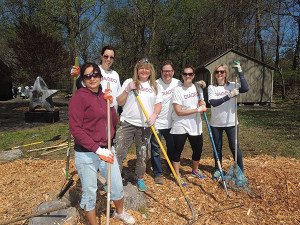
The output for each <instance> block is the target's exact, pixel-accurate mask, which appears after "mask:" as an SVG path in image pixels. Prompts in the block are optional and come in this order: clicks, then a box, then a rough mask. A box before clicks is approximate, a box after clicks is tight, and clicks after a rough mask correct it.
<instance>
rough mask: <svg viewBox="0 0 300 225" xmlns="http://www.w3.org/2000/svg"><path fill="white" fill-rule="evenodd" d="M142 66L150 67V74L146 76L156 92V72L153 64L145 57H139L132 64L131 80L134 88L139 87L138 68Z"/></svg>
mask: <svg viewBox="0 0 300 225" xmlns="http://www.w3.org/2000/svg"><path fill="white" fill-rule="evenodd" d="M142 66H145V67H149V68H150V76H149V78H148V81H149V82H150V86H151V87H152V88H153V89H154V90H155V93H156V94H157V84H156V72H155V69H154V66H153V64H152V63H151V62H150V61H149V59H147V58H143V59H141V60H140V61H138V62H137V63H136V64H135V66H134V73H133V78H132V80H133V81H134V83H135V87H136V89H137V90H139V88H140V80H139V68H140V67H142Z"/></svg>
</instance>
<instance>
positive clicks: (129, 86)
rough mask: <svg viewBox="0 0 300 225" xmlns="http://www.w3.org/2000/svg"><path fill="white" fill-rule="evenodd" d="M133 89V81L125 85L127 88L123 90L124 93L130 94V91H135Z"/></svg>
mask: <svg viewBox="0 0 300 225" xmlns="http://www.w3.org/2000/svg"><path fill="white" fill-rule="evenodd" d="M135 89H136V87H135V83H134V82H133V81H131V82H130V83H129V84H128V85H127V87H126V88H125V91H126V92H127V93H129V92H131V91H132V90H135Z"/></svg>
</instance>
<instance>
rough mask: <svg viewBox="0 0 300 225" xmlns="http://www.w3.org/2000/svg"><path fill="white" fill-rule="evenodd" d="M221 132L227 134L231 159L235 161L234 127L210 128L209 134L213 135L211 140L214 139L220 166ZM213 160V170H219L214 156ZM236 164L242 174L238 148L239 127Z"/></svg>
mask: <svg viewBox="0 0 300 225" xmlns="http://www.w3.org/2000/svg"><path fill="white" fill-rule="evenodd" d="M223 131H225V133H226V134H227V138H228V143H229V148H230V150H231V153H232V155H233V159H235V127H234V126H231V127H211V132H212V135H213V139H214V142H215V145H216V150H217V153H218V157H219V159H220V163H221V165H222V145H223ZM214 158H215V168H216V169H219V168H218V164H217V160H216V156H215V154H214ZM237 164H238V166H239V167H240V169H241V170H242V172H244V164H243V156H242V151H241V150H240V147H239V126H237Z"/></svg>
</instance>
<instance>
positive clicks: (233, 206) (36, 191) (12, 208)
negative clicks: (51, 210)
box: [0, 155, 300, 224]
mask: <svg viewBox="0 0 300 225" xmlns="http://www.w3.org/2000/svg"><path fill="white" fill-rule="evenodd" d="M127 158H128V159H127V160H128V161H130V163H128V164H129V165H132V164H134V162H135V156H134V155H128V157H127ZM128 164H127V161H126V164H125V167H124V170H126V169H127V170H132V171H133V169H134V168H131V167H130V168H128V167H127V165H128ZM190 164H191V161H190V160H189V159H183V160H182V167H181V172H182V176H183V177H184V178H185V179H186V180H187V183H188V187H187V188H185V190H186V194H187V196H188V198H189V199H190V202H191V205H192V206H193V208H194V210H195V211H196V212H197V216H195V217H192V214H191V211H190V209H189V207H188V204H187V203H186V201H185V198H184V196H183V194H182V192H181V191H180V189H179V187H178V186H177V185H175V184H174V181H173V176H172V175H169V174H167V173H166V174H164V184H163V185H156V184H155V183H154V180H153V176H152V173H151V170H150V168H149V169H148V170H147V174H146V175H145V183H146V185H147V188H148V190H147V192H146V194H145V197H146V199H147V207H146V209H141V210H140V211H132V210H129V212H130V213H131V214H132V215H133V216H134V217H135V218H136V220H137V224H300V179H299V174H300V160H299V159H290V158H284V157H276V158H274V157H271V156H266V155H260V156H258V157H255V158H244V164H245V176H246V177H247V179H248V181H249V183H250V185H251V187H252V188H253V190H254V191H255V193H256V194H257V195H258V196H260V197H261V198H259V197H253V196H249V195H247V194H245V193H236V192H233V191H231V190H229V194H230V197H231V198H229V199H227V196H226V192H225V190H224V188H223V187H222V183H218V182H214V181H213V180H212V179H211V176H212V175H211V174H212V173H213V165H214V161H213V159H211V158H205V159H201V167H200V169H201V170H203V171H204V174H205V175H206V176H207V179H206V180H205V181H204V180H198V179H196V178H194V177H192V176H191V175H190V170H191V167H190V166H191V165H190ZM232 164H233V162H232V160H231V159H229V158H228V159H226V158H225V159H223V167H224V170H225V171H228V169H229V168H230V167H231V166H232ZM163 165H164V169H165V171H167V170H166V162H165V160H163ZM64 168H65V161H63V160H42V159H22V160H17V161H14V162H10V163H6V164H2V165H0V202H1V204H0V223H1V222H4V221H9V220H12V219H15V218H19V217H22V216H26V215H30V214H32V213H33V211H34V210H35V209H36V207H37V206H38V205H39V204H40V203H42V202H44V201H49V200H51V199H53V198H55V197H56V196H57V195H58V193H59V192H60V189H61V187H62V186H63V184H64V181H65V180H64V179H65V175H64ZM124 170H123V171H124ZM70 173H73V174H75V175H74V180H75V184H74V185H73V186H72V188H71V190H70V193H73V195H74V194H75V196H77V197H76V198H74V199H75V200H74V199H73V203H72V204H73V205H74V206H75V207H76V208H77V209H78V210H79V211H80V218H79V222H78V224H87V223H86V221H85V219H84V217H83V214H82V210H80V208H79V201H80V194H81V193H80V191H81V188H80V181H79V180H78V176H77V174H76V170H75V167H74V162H73V161H71V167H70ZM98 196H99V199H98V202H97V215H98V217H100V220H101V224H105V213H106V212H105V208H106V199H105V198H106V193H105V192H104V191H102V190H99V194H98ZM112 206H113V205H112ZM27 223H28V220H23V221H20V222H18V223H16V224H27ZM110 223H111V224H121V223H120V222H118V221H116V220H114V219H112V218H111V219H110Z"/></svg>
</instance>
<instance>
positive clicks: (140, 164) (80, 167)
mask: <svg viewBox="0 0 300 225" xmlns="http://www.w3.org/2000/svg"><path fill="white" fill-rule="evenodd" d="M114 57H115V50H114V49H113V47H111V46H106V47H104V48H103V49H102V52H101V65H100V66H98V65H97V64H94V63H85V64H84V65H83V66H82V67H81V68H80V76H79V78H78V82H77V87H78V88H79V89H78V90H77V92H76V93H75V94H74V95H73V97H72V98H71V100H70V102H69V123H70V130H71V133H72V135H73V137H74V140H75V147H74V149H75V166H76V169H77V171H78V175H79V178H80V180H81V185H82V199H81V203H80V206H81V208H82V209H84V211H85V214H86V217H87V219H88V221H89V223H90V224H97V218H96V211H95V205H96V193H97V173H98V170H99V171H100V173H101V175H102V176H104V177H105V178H106V179H107V165H108V163H111V193H110V195H111V199H112V200H113V201H114V204H115V207H116V209H115V211H114V213H113V217H114V218H116V219H119V220H121V221H123V222H124V223H126V224H134V223H135V219H134V218H133V217H132V216H131V215H130V214H129V213H127V212H126V211H125V210H124V207H123V203H124V191H123V184H122V177H121V172H122V169H123V161H124V160H125V158H126V156H127V153H128V150H129V148H130V146H131V145H132V143H133V140H135V147H136V166H135V173H136V176H137V186H138V189H139V190H140V191H146V190H147V188H146V184H145V182H144V180H143V176H144V174H145V172H146V163H147V161H148V159H149V158H150V157H151V163H152V168H153V172H154V176H155V182H156V183H157V184H162V183H163V180H162V166H161V161H160V149H159V145H158V143H157V141H158V140H156V139H155V137H154V136H153V134H152V130H151V126H154V127H155V128H156V132H157V134H158V137H159V138H161V137H162V136H164V138H165V139H166V145H167V155H168V157H169V159H170V160H171V161H172V165H173V167H174V170H175V172H176V174H177V176H178V177H179V181H180V182H181V184H182V186H183V187H186V186H187V184H186V182H185V181H184V180H183V179H182V178H181V176H180V172H179V169H180V156H181V153H182V151H183V149H184V145H185V142H186V139H188V140H189V142H190V144H191V147H192V151H193V154H192V171H191V173H192V175H193V176H195V177H197V178H199V179H206V177H205V176H204V174H203V173H202V172H201V171H200V170H199V163H200V158H201V153H202V147H203V137H202V121H201V115H200V113H201V112H204V111H206V103H205V101H204V100H203V99H204V98H203V90H202V89H201V88H200V90H197V87H196V86H195V85H194V84H193V79H194V77H195V69H194V67H192V66H185V67H184V68H183V70H182V72H181V76H182V80H183V83H182V82H181V81H179V80H177V79H175V78H173V75H174V73H175V71H174V67H173V64H172V62H170V61H166V62H164V63H163V65H162V67H161V71H160V72H161V78H159V79H158V80H156V72H155V69H154V66H153V64H152V63H151V62H150V60H149V59H148V58H143V59H141V60H139V61H138V62H137V63H136V65H135V67H134V73H133V77H132V78H130V79H127V80H125V82H124V83H123V85H122V86H121V85H120V80H119V75H118V74H117V72H116V71H114V70H112V69H111V68H110V67H111V65H112V63H113V62H114ZM234 67H235V68H236V69H237V70H238V74H239V76H240V80H241V87H239V89H235V88H234V83H233V82H229V81H228V68H227V67H226V65H219V66H217V67H216V68H215V70H214V72H213V73H214V80H213V84H212V85H210V86H209V87H208V93H209V102H210V104H211V106H212V108H211V112H212V116H211V121H210V123H211V128H212V132H213V137H214V140H215V143H216V146H217V152H218V155H219V158H220V159H222V133H223V130H225V132H226V134H227V136H228V140H229V145H230V149H231V151H232V152H234V130H235V129H234V107H235V101H234V97H235V96H237V95H238V94H239V93H242V92H246V91H247V90H248V85H247V82H246V80H245V78H244V76H243V73H242V71H241V68H240V65H239V64H237V65H234ZM71 72H72V73H75V74H76V73H77V74H78V73H79V68H76V67H74V68H73V69H72V71H71ZM108 82H109V83H110V88H109V89H108V88H107V83H108ZM136 95H138V96H139V99H140V102H142V104H143V105H142V106H143V108H144V109H145V111H146V112H147V114H148V115H149V118H148V119H147V118H146V116H145V115H144V112H143V110H142V107H141V105H140V102H139V101H138V99H137V97H136ZM107 101H110V106H111V109H110V115H107V114H108V113H107ZM118 105H119V106H123V112H122V113H121V115H120V127H119V128H118V129H117V130H116V125H117V121H118V119H117V113H116V110H117V107H118ZM108 116H109V117H110V118H111V121H112V122H111V126H110V127H109V128H108V126H107V124H108V123H107V117H108ZM232 122H233V124H232ZM108 131H109V132H110V135H111V137H113V143H114V144H113V146H111V151H110V150H109V149H108V140H107V138H108ZM232 138H233V139H232ZM149 143H151V156H150V152H149V151H148V150H149ZM237 161H238V165H239V167H240V168H241V170H242V171H243V162H242V154H241V151H240V149H239V148H238V160H237ZM219 177H220V174H219V170H218V168H217V165H216V172H215V173H214V175H213V179H216V180H217V179H219Z"/></svg>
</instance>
